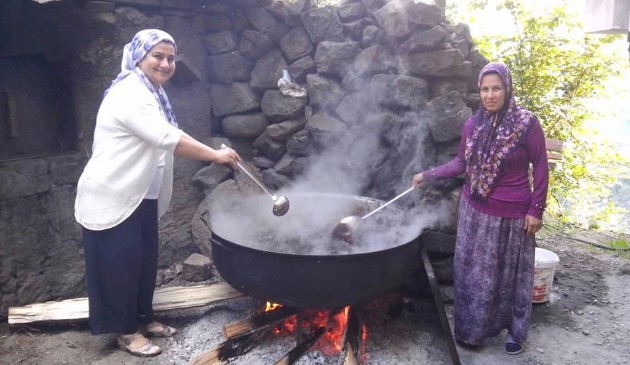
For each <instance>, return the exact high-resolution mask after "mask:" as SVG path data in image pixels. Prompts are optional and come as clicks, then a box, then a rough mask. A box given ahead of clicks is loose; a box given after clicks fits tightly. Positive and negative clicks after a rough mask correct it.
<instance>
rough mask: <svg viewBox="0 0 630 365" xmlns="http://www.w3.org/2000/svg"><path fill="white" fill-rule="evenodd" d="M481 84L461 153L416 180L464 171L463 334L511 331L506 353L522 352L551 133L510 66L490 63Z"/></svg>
mask: <svg viewBox="0 0 630 365" xmlns="http://www.w3.org/2000/svg"><path fill="white" fill-rule="evenodd" d="M478 85H479V97H480V100H481V106H480V108H479V110H478V111H477V112H476V113H475V114H474V115H473V116H471V117H470V118H469V119H468V120H467V121H466V122H465V124H464V127H463V132H462V138H461V141H460V144H459V149H458V153H457V156H456V157H455V158H454V159H453V160H452V161H450V162H448V163H446V164H444V165H442V166H439V167H435V168H432V169H430V170H427V171H423V172H421V173H419V174H417V175H415V176H414V177H413V185H414V186H419V185H420V184H422V183H423V182H429V183H430V182H433V181H437V180H442V179H447V178H453V177H457V176H459V175H461V174H464V177H465V182H464V189H463V197H462V200H461V203H460V208H459V219H458V228H457V244H456V249H455V338H456V340H457V341H458V342H460V343H462V344H466V345H472V346H477V345H481V344H482V342H483V340H484V339H486V338H488V337H491V336H496V335H498V334H499V333H500V332H501V331H502V330H503V329H507V331H508V335H507V338H506V342H505V352H507V353H508V354H518V353H520V352H521V351H522V350H523V343H524V342H525V340H526V339H527V326H528V322H529V317H530V313H531V302H532V287H533V275H534V274H533V272H534V248H535V245H536V243H535V239H534V234H535V233H536V232H537V231H538V230H539V229H540V228H541V227H542V216H543V212H544V210H545V206H546V199H547V187H548V182H549V167H548V162H547V152H546V148H545V136H544V133H543V130H542V127H541V125H540V123H539V121H538V119H537V118H536V116H535V115H534V114H532V113H531V112H530V111H528V110H525V109H523V108H522V107H520V106H519V105H517V104H516V102H515V100H514V95H513V93H512V92H513V88H512V75H511V73H510V70H509V69H508V68H507V67H506V66H505V65H503V64H500V63H489V64H487V65H486V66H485V67H484V68H483V69H482V70H481V72H480V73H479V83H478ZM530 166H531V176H532V179H531V180H530Z"/></svg>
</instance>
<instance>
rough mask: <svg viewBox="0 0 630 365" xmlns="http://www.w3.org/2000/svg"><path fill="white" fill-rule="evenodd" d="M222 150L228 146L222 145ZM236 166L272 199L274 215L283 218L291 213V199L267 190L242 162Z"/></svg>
mask: <svg viewBox="0 0 630 365" xmlns="http://www.w3.org/2000/svg"><path fill="white" fill-rule="evenodd" d="M221 148H227V146H226V145H225V144H221ZM236 164H237V165H238V167H239V168H240V169H241V170H242V171H243V172H244V173H245V174H246V175H247V176H249V178H250V179H252V180H254V182H255V183H256V185H258V187H259V188H261V189H262V190H263V191H264V192H265V193H267V195H269V196H270V197H271V199H272V200H273V209H272V211H273V214H274V215H277V216H282V215H285V214H286V213H287V212H288V211H289V199H287V197H286V196H284V195H281V196H277V195H275V194H272V193H270V192H269V190H267V188H266V187H265V186H264V185H263V184H262V183H261V182H260V181H258V179H256V177H255V176H254V175H252V173H250V172H249V171H247V169H246V168H245V167H244V166H243V165H242V164H241V163H240V162H237V163H236Z"/></svg>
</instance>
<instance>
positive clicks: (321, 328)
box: [191, 302, 368, 365]
mask: <svg viewBox="0 0 630 365" xmlns="http://www.w3.org/2000/svg"><path fill="white" fill-rule="evenodd" d="M364 311H365V308H364V307H363V306H360V305H359V306H346V307H344V308H339V309H335V310H319V309H295V308H290V307H286V306H282V305H280V304H275V303H271V302H267V303H266V304H265V305H264V308H262V309H261V310H260V311H258V312H257V313H255V314H254V315H253V316H251V317H249V318H246V319H244V320H240V321H236V322H232V323H228V324H225V325H224V329H223V334H224V337H225V338H226V341H225V342H223V343H222V344H221V345H219V346H218V347H217V348H215V349H213V350H212V351H210V352H208V353H206V354H203V355H202V356H200V357H198V358H196V359H195V360H193V361H192V362H191V365H210V364H227V363H228V362H229V361H230V359H231V358H235V357H238V356H240V355H243V354H245V353H247V352H248V351H250V350H251V349H252V348H254V347H255V346H256V345H257V344H258V343H259V342H261V341H262V339H263V338H264V337H265V336H267V335H271V336H276V337H285V336H295V340H296V345H295V347H294V348H293V349H292V350H290V351H289V352H287V353H286V354H284V355H283V356H282V357H280V358H279V359H278V360H277V361H276V362H275V364H278V365H288V364H293V363H295V362H296V361H298V360H299V359H300V358H301V357H302V356H304V355H305V354H306V353H307V352H309V351H319V352H320V353H321V354H323V355H324V356H329V357H332V356H337V357H338V358H339V359H340V362H342V363H343V364H344V365H353V364H363V363H365V362H366V360H367V354H366V352H365V343H366V341H367V339H368V330H367V328H368V327H367V324H366V323H365V321H364V315H363V314H362V312H364Z"/></svg>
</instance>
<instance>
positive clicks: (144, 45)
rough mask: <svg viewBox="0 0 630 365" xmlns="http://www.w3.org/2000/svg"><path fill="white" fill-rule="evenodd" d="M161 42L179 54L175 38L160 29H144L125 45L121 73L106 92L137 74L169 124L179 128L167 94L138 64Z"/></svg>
mask: <svg viewBox="0 0 630 365" xmlns="http://www.w3.org/2000/svg"><path fill="white" fill-rule="evenodd" d="M160 42H168V43H170V44H172V45H173V48H175V52H177V45H176V44H175V40H174V39H173V37H172V36H171V35H170V34H168V33H166V32H165V31H163V30H160V29H144V30H141V31H139V32H138V33H136V35H135V36H134V37H133V39H132V40H131V42H129V43H127V44H125V47H124V48H123V56H122V61H121V63H120V73H119V74H118V76H116V78H115V79H114V80H113V81H112V84H111V85H110V86H109V88H107V90H105V95H107V93H108V92H109V90H111V88H112V87H114V85H116V84H117V83H118V82H119V81H121V80H122V79H124V78H125V77H127V76H129V74H131V73H135V74H136V75H138V77H139V78H140V79H141V80H142V82H143V83H144V85H145V86H146V87H147V88H148V89H149V91H151V93H152V94H153V96H155V99H156V100H157V101H158V103H159V104H160V107H161V108H162V111H163V112H164V115H166V117H167V119H168V122H169V123H171V124H172V125H173V126H175V127H177V120H176V119H175V114H174V113H173V109H172V108H171V103H170V102H169V100H168V97H167V96H166V92H164V89H163V88H162V86H160V87H158V88H156V87H155V86H154V85H153V84H152V83H151V81H149V79H148V78H147V76H146V75H145V74H144V72H142V70H141V69H140V68H139V67H138V64H139V63H140V61H142V59H144V57H145V56H146V55H147V53H149V51H150V50H151V49H152V48H153V47H155V45H156V44H158V43H160Z"/></svg>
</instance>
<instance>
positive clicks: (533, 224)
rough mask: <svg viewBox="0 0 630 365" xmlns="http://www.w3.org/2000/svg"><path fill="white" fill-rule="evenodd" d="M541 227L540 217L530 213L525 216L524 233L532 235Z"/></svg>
mask: <svg viewBox="0 0 630 365" xmlns="http://www.w3.org/2000/svg"><path fill="white" fill-rule="evenodd" d="M541 228H542V219H538V218H536V217H532V216H531V215H528V216H525V227H524V228H523V229H525V234H527V235H528V236H533V235H534V234H535V233H536V232H538V231H540V229H541Z"/></svg>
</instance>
